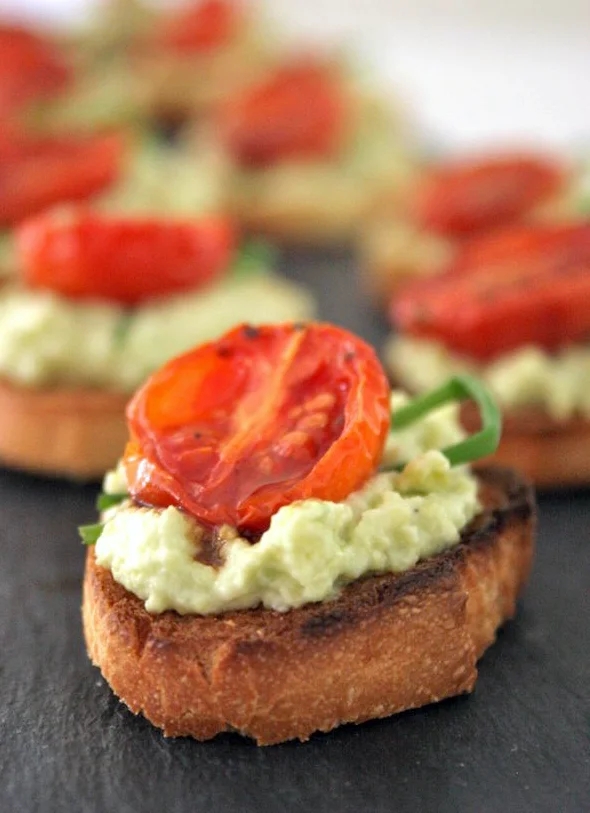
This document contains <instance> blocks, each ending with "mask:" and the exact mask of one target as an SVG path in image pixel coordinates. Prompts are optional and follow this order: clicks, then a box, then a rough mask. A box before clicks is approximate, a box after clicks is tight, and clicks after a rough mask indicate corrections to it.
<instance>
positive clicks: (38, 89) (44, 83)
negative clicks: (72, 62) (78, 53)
mask: <svg viewBox="0 0 590 813" xmlns="http://www.w3.org/2000/svg"><path fill="white" fill-rule="evenodd" d="M0 54H1V55H2V58H1V59H0V118H2V119H6V118H8V117H10V116H12V115H15V114H18V113H19V112H20V111H21V110H22V108H23V107H24V106H26V105H27V104H29V103H30V102H33V101H35V100H41V99H44V98H48V97H51V96H54V95H56V94H57V93H60V92H61V91H63V90H65V88H66V87H67V86H68V84H69V83H70V81H71V78H72V77H71V70H70V68H69V66H68V65H67V63H66V61H65V58H64V57H63V56H62V55H61V54H60V53H59V51H58V49H57V47H56V46H55V45H54V44H53V43H52V42H51V41H49V40H48V39H45V38H43V37H42V36H40V35H38V34H36V33H34V32H33V31H29V30H27V29H26V28H23V27H21V26H17V25H9V24H0Z"/></svg>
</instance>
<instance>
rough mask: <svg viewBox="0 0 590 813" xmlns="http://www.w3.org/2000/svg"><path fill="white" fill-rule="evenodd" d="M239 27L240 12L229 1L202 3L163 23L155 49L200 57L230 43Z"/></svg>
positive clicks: (197, 3) (236, 6)
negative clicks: (202, 53) (196, 54)
mask: <svg viewBox="0 0 590 813" xmlns="http://www.w3.org/2000/svg"><path fill="white" fill-rule="evenodd" d="M241 23H242V15H241V13H240V9H239V7H238V5H237V3H235V2H231V0H201V2H192V3H191V4H189V5H188V6H187V7H186V8H184V9H182V10H181V11H179V12H178V13H177V14H174V15H173V16H171V17H170V18H168V19H167V20H164V21H163V24H162V31H161V34H160V35H159V36H158V38H157V45H158V46H160V47H162V48H164V49H166V50H170V51H179V52H186V53H200V52H208V51H213V50H215V49H217V48H220V47H221V46H223V45H226V44H227V43H229V42H231V41H232V40H233V39H234V38H235V36H236V35H237V33H238V31H239V29H240V27H241Z"/></svg>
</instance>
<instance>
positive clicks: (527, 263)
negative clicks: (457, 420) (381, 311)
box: [391, 223, 590, 360]
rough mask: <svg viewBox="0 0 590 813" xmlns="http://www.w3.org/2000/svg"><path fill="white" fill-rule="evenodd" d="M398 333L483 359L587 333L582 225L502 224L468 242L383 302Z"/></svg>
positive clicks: (589, 265) (586, 248)
mask: <svg viewBox="0 0 590 813" xmlns="http://www.w3.org/2000/svg"><path fill="white" fill-rule="evenodd" d="M391 316H392V319H393V321H394V322H395V324H397V326H398V327H399V328H400V330H401V331H402V332H404V333H408V334H411V335H414V336H417V337H423V338H427V339H433V340H436V341H440V342H442V343H443V344H444V345H446V346H447V347H450V348H452V349H454V350H456V351H459V352H461V353H463V354H465V355H467V356H472V357H474V358H476V359H482V360H488V359H492V358H494V357H495V356H499V355H501V354H503V353H507V352H509V351H511V350H514V349H515V348H517V347H521V346H522V345H526V344H534V345H539V346H541V347H544V348H546V349H548V350H556V349H557V348H559V347H562V346H564V345H567V344H569V343H572V342H577V341H582V340H585V339H586V338H587V337H588V335H590V223H582V224H571V225H562V226H561V225H560V226H546V225H542V226H541V225H539V226H529V227H520V228H516V227H515V228H512V229H507V230H506V231H502V232H500V233H497V234H495V235H493V236H489V237H486V238H481V239H480V240H473V241H471V242H470V243H469V244H467V245H466V246H465V247H464V249H463V250H462V251H460V252H459V253H458V255H457V257H456V258H455V260H454V261H453V264H452V266H451V267H450V268H449V269H448V270H447V271H446V272H445V273H444V274H442V275H441V276H440V277H437V278H435V279H431V280H423V281H420V282H416V283H413V284H410V285H408V286H407V287H406V288H405V289H404V290H403V291H402V292H401V294H399V295H398V296H397V297H396V298H395V299H394V301H393V302H392V305H391Z"/></svg>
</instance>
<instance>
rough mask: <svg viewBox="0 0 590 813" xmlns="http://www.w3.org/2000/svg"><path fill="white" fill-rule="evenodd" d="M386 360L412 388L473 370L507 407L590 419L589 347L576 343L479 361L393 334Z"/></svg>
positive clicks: (529, 347)
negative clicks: (486, 361) (488, 361)
mask: <svg viewBox="0 0 590 813" xmlns="http://www.w3.org/2000/svg"><path fill="white" fill-rule="evenodd" d="M385 359H386V362H387V366H388V367H389V369H390V371H391V372H392V374H393V376H394V377H395V378H396V380H397V381H398V382H399V383H400V384H401V385H402V386H404V387H407V388H408V389H409V390H410V391H412V392H416V393H420V392H425V391H427V390H430V389H432V388H433V387H436V386H438V385H439V384H441V383H443V382H444V381H446V380H447V378H449V376H451V375H455V374H457V373H473V374H474V375H477V377H478V378H480V379H482V380H483V381H485V383H486V384H487V385H488V386H489V388H490V390H491V391H492V392H493V394H494V395H495V396H496V397H497V399H498V401H499V403H500V404H501V405H502V406H503V407H507V408H508V409H516V408H519V407H527V406H538V407H541V408H542V409H544V410H545V411H546V412H547V413H548V414H549V415H550V416H551V417H552V418H554V419H555V420H558V421H564V420H568V419H569V418H571V417H573V416H574V415H584V416H589V417H590V346H588V345H580V344H578V345H571V346H569V347H565V348H563V349H562V350H560V351H559V352H557V353H554V354H551V353H548V352H547V351H545V350H543V348H541V347H536V346H532V345H527V346H525V347H519V348H518V349H517V350H514V351H513V352H512V353H507V354H505V355H503V356H500V357H499V358H497V359H495V360H494V361H492V362H490V363H489V364H486V365H478V364H477V363H475V362H473V361H470V360H469V359H466V358H464V357H462V356H459V355H455V354H453V353H452V352H451V351H449V350H447V348H446V347H444V346H443V345H442V344H439V343H437V342H431V341H425V340H422V339H414V338H410V337H405V336H402V337H400V336H394V337H392V339H391V340H390V341H389V343H388V345H387V347H386V349H385Z"/></svg>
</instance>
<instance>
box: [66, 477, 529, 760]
mask: <svg viewBox="0 0 590 813" xmlns="http://www.w3.org/2000/svg"><path fill="white" fill-rule="evenodd" d="M480 482H481V499H482V504H483V505H484V510H483V512H482V513H481V514H480V515H479V516H478V517H477V518H476V519H475V520H474V521H473V522H472V523H471V525H470V526H469V527H468V528H467V529H465V531H464V532H463V534H462V541H461V543H460V544H459V545H458V546H457V547H455V548H454V549H452V550H450V551H448V552H446V553H443V554H441V555H439V556H435V557H433V558H431V559H429V560H427V561H424V562H422V563H420V564H419V565H418V566H416V567H415V568H413V569H411V570H410V571H408V572H406V573H403V574H387V575H382V576H372V577H368V578H364V579H360V580H358V581H356V582H354V583H353V584H350V585H349V586H347V587H346V588H345V589H344V590H343V591H342V593H341V595H340V596H339V597H338V598H337V599H335V600H333V601H327V602H323V603H318V604H309V605H306V606H304V607H301V608H298V609H295V610H290V611H289V612H286V613H278V612H273V611H270V610H266V609H263V608H256V609H252V610H245V611H241V612H231V613H226V614H222V615H219V616H196V615H193V616H180V615H178V614H176V613H174V612H165V613H162V614H161V615H156V616H153V615H150V614H149V613H147V612H146V610H145V608H144V606H143V603H142V602H141V601H140V600H139V599H138V598H136V597H135V596H134V595H132V594H131V593H129V592H128V591H126V590H125V589H124V588H123V587H122V586H121V585H119V584H118V583H117V582H115V581H114V579H113V577H112V575H111V573H110V571H108V570H105V569H104V568H102V567H99V566H98V565H97V564H96V560H95V556H94V551H93V550H92V549H90V550H89V552H88V558H87V565H86V574H85V579H84V599H83V608H82V609H83V621H84V632H85V636H86V643H87V647H88V652H89V654H90V658H91V659H92V661H93V663H94V664H96V665H97V666H98V667H100V669H101V671H102V673H103V675H104V676H105V678H106V679H107V681H108V682H109V683H110V685H111V686H112V688H113V690H114V691H115V693H116V694H117V695H118V696H119V697H120V698H121V699H122V700H123V701H124V702H125V703H126V704H127V706H129V708H130V709H131V710H132V711H133V712H135V713H140V712H141V713H143V714H144V715H145V717H147V718H148V720H150V721H151V722H152V723H154V725H156V726H159V727H160V728H162V729H163V730H164V733H165V734H166V735H168V736H183V735H189V736H192V737H196V738H197V739H199V740H206V739H209V738H210V737H213V736H214V735H216V734H218V733H220V732H222V731H228V730H237V731H239V732H241V733H242V734H245V735H248V736H251V737H254V738H255V739H256V740H257V741H258V743H259V744H261V745H266V744H272V743H277V742H281V741H283V740H289V739H293V738H299V739H301V740H306V739H308V738H309V736H310V735H311V734H313V733H314V732H315V731H329V730H330V729H332V728H334V727H335V726H337V725H339V724H340V723H346V722H356V723H359V722H362V721H364V720H368V719H372V718H376V717H385V716H388V715H390V714H393V713H394V712H398V711H402V710H404V709H409V708H415V707H418V706H422V705H425V704H427V703H432V702H435V701H437V700H441V699H442V698H445V697H450V696H452V695H456V694H460V693H462V692H470V691H472V689H473V687H474V684H475V680H476V677H477V669H476V662H477V659H478V658H479V657H480V656H481V655H482V653H483V652H484V650H485V649H486V648H487V647H488V646H489V645H490V644H491V643H492V642H493V641H494V638H495V634H496V630H497V628H498V627H499V626H500V625H501V624H502V623H503V622H504V621H505V620H506V619H507V618H510V617H511V616H512V615H513V614H514V611H515V604H516V599H517V596H518V595H519V593H520V592H521V590H522V588H523V586H524V584H525V582H526V580H527V577H528V574H529V569H530V565H531V559H532V554H533V523H534V505H533V496H532V492H531V489H530V488H529V486H528V485H527V484H525V483H524V482H523V481H522V480H520V479H518V478H517V477H516V475H514V474H513V473H511V472H509V471H507V470H502V469H489V470H487V471H482V472H481V474H480Z"/></svg>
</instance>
